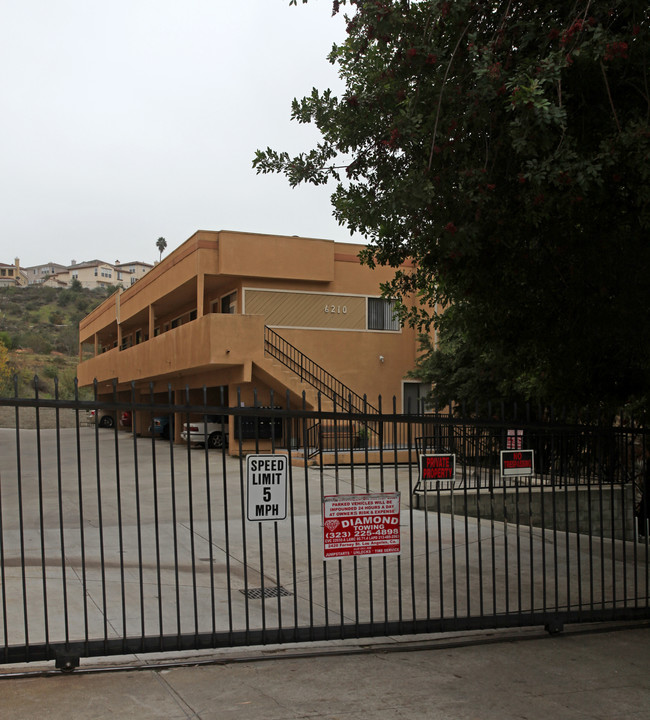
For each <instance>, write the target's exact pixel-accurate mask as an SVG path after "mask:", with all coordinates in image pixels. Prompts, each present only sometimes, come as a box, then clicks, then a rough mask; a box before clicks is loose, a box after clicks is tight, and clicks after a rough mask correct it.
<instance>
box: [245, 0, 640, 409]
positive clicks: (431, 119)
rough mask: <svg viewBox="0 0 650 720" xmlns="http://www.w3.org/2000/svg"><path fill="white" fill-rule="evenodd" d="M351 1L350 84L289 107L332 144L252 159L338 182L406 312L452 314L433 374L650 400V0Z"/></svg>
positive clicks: (340, 60) (346, 216)
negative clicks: (406, 264)
mask: <svg viewBox="0 0 650 720" xmlns="http://www.w3.org/2000/svg"><path fill="white" fill-rule="evenodd" d="M340 4H342V3H339V2H335V3H334V6H335V7H334V10H335V12H336V11H338V8H339V5H340ZM349 7H350V9H351V11H352V14H351V16H349V17H347V22H348V24H347V37H346V39H345V41H344V42H343V43H342V44H340V45H338V46H334V48H333V50H332V52H331V54H330V57H329V59H330V61H331V62H332V63H334V64H336V65H337V66H338V69H339V74H340V76H341V77H342V79H343V80H344V81H345V92H344V94H343V96H342V97H341V98H336V97H334V96H333V94H332V93H331V92H330V91H329V90H326V91H324V92H319V91H318V90H315V89H314V90H313V91H312V93H311V95H310V96H308V97H305V98H303V99H302V100H300V101H298V100H294V102H293V105H292V118H293V119H294V120H296V121H298V122H300V123H314V124H315V125H316V127H317V128H318V130H319V131H320V134H321V136H322V139H321V141H320V142H319V143H318V145H317V146H316V147H315V148H313V149H312V150H310V151H308V152H305V153H302V154H299V155H297V156H295V157H291V156H289V154H288V153H286V152H278V151H275V150H272V149H270V148H269V149H267V150H266V151H263V152H262V151H258V152H257V153H256V156H255V159H254V163H253V165H254V167H255V168H256V169H257V171H258V172H262V173H266V172H282V173H284V174H285V175H286V176H287V178H288V180H289V182H290V184H291V185H292V186H295V185H297V184H299V183H301V182H311V183H314V184H322V183H326V182H328V181H329V180H334V181H336V188H335V190H334V193H333V195H332V203H333V209H334V214H335V217H336V218H337V219H338V221H339V222H340V223H341V224H343V225H345V226H347V227H348V228H349V230H350V231H352V232H357V233H360V234H361V235H362V236H364V237H365V238H366V240H367V242H368V248H367V250H365V251H364V252H363V253H362V260H363V261H364V262H365V263H367V264H368V265H369V266H371V267H373V266H375V265H389V266H392V267H395V268H396V273H395V277H394V279H393V281H392V282H390V283H388V284H386V285H385V286H384V288H383V291H384V293H385V294H386V295H387V296H390V297H393V298H396V299H398V300H399V301H400V303H401V306H400V312H401V318H402V320H403V321H404V322H411V323H414V324H419V325H420V326H421V327H422V328H423V329H426V328H427V327H428V323H429V322H431V320H432V319H433V322H435V324H436V326H437V328H438V330H439V338H440V343H441V344H440V350H441V351H442V352H446V353H447V357H445V358H443V360H444V361H445V362H441V363H439V362H437V361H436V362H435V363H434V364H433V366H432V365H430V364H428V363H426V362H425V363H422V366H421V368H422V372H423V373H426V372H429V373H431V372H433V374H432V375H430V376H431V377H432V379H434V380H437V381H438V382H440V381H442V380H449V379H450V378H451V377H452V375H453V374H454V373H457V372H458V371H461V370H464V371H465V373H466V374H467V377H469V375H471V374H472V373H475V374H476V376H475V377H474V381H473V382H471V383H469V385H467V387H476V386H477V385H481V387H483V389H485V390H486V391H489V392H490V393H492V394H497V393H498V394H499V395H502V396H503V395H506V396H507V395H518V396H521V397H524V398H526V399H538V400H544V401H556V402H557V401H560V400H561V401H563V402H564V401H566V402H576V403H581V404H586V403H589V402H591V401H593V400H594V399H597V400H598V401H599V402H601V403H604V404H606V405H607V406H616V405H620V404H621V403H624V402H627V401H628V400H629V399H630V398H634V397H637V398H638V397H641V396H644V395H646V396H650V394H649V393H648V389H649V386H650V379H649V369H648V368H649V365H650V363H649V362H648V361H649V359H650V334H649V333H647V332H646V331H645V329H644V328H646V327H647V326H648V321H649V320H650V302H649V300H650V273H649V270H650V242H649V239H650V234H649V230H650V211H649V199H650V124H649V117H650V77H649V75H650V72H649V71H648V68H649V67H650V10H649V9H648V3H647V0H627V1H623V0H608V1H607V2H606V1H605V0H576V1H575V2H572V3H558V2H549V1H544V0H542V1H541V2H536V3H530V2H524V1H523V0H508V1H507V2H506V0H502V1H499V0H484V1H483V2H480V1H479V0H454V2H443V1H442V0H420V1H417V0H412V1H410V2H409V1H408V0H356V1H355V0H352V1H351V2H350V3H349ZM407 258H411V259H413V260H414V261H415V267H414V269H413V270H411V271H408V272H407V271H404V270H399V269H397V268H399V266H400V264H401V263H402V262H403V261H404V260H406V259H407ZM413 298H417V300H418V301H419V303H420V304H421V305H418V303H413V302H412V299H413ZM450 306H453V312H450V311H449V309H447V311H446V312H444V313H440V312H439V310H440V308H449V307H450ZM423 308H424V310H426V311H427V312H426V313H423ZM451 348H454V352H453V353H451V352H450V350H451ZM427 357H429V355H427ZM460 363H462V365H461V364H460ZM432 368H434V369H433V370H432ZM436 373H437V374H436ZM450 373H451V374H450ZM479 373H480V376H479ZM448 385H449V384H448ZM451 385H453V383H452V384H451ZM451 385H449V386H450V387H451Z"/></svg>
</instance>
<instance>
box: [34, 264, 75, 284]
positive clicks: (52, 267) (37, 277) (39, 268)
mask: <svg viewBox="0 0 650 720" xmlns="http://www.w3.org/2000/svg"><path fill="white" fill-rule="evenodd" d="M24 270H25V274H26V275H27V281H28V283H29V284H30V285H40V284H41V283H44V282H45V281H46V280H48V279H49V278H51V277H53V276H54V275H57V274H58V273H61V272H65V271H66V270H67V267H66V266H65V265H60V264H59V263H54V262H48V263H44V264H43V265H31V266H29V267H26V268H24Z"/></svg>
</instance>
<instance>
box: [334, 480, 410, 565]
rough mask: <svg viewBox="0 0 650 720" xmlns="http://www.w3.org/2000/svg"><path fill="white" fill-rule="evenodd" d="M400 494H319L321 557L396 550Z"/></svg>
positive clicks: (394, 552)
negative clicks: (320, 497)
mask: <svg viewBox="0 0 650 720" xmlns="http://www.w3.org/2000/svg"><path fill="white" fill-rule="evenodd" d="M399 506H400V494H399V493H398V492H392V493H374V494H365V495H361V494H359V495H326V496H325V497H324V498H323V555H324V558H325V560H331V559H333V558H342V557H370V556H372V555H388V554H399V552H400V528H399V520H400V507H399Z"/></svg>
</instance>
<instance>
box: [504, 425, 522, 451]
mask: <svg viewBox="0 0 650 720" xmlns="http://www.w3.org/2000/svg"><path fill="white" fill-rule="evenodd" d="M523 446H524V431H523V430H508V436H507V439H506V449H507V450H521V449H522V448H523Z"/></svg>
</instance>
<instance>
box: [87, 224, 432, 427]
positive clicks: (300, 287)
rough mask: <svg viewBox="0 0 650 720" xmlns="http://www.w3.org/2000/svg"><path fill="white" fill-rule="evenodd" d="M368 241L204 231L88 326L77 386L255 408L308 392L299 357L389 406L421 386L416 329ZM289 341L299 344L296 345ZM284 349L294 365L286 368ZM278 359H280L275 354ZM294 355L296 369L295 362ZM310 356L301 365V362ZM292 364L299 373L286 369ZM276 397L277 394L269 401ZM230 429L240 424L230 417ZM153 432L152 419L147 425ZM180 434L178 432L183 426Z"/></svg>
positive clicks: (311, 401) (311, 394)
mask: <svg viewBox="0 0 650 720" xmlns="http://www.w3.org/2000/svg"><path fill="white" fill-rule="evenodd" d="M361 248H362V246H360V245H353V244H341V243H334V242H332V241H330V240H319V239H308V238H301V237H287V236H277V235H260V234H250V233H242V232H230V231H220V232H207V231H199V232H197V233H195V234H194V235H193V236H192V237H191V238H189V240H187V241H186V242H185V243H183V244H182V245H181V246H180V247H179V248H177V249H176V250H175V251H174V252H172V253H171V254H170V255H168V256H167V257H166V258H165V259H164V260H163V261H162V262H161V263H159V264H157V265H156V266H155V267H154V268H153V269H152V270H150V271H149V272H148V273H147V274H146V275H145V276H144V277H142V278H141V279H140V280H139V281H138V282H137V283H136V284H134V285H133V286H132V287H129V288H126V289H125V290H123V291H121V292H118V293H116V294H114V295H113V296H112V297H110V298H109V299H108V300H106V301H105V302H104V303H102V304H101V305H100V306H99V307H97V308H96V309H95V310H94V311H93V312H92V313H91V314H90V315H88V316H87V317H86V318H84V319H83V320H82V322H81V323H80V328H79V331H80V363H79V366H78V377H79V382H80V384H81V385H82V386H87V385H90V384H92V383H93V380H94V379H95V378H96V379H97V381H98V392H99V394H100V396H103V397H107V396H108V394H110V392H111V386H112V383H113V382H114V381H115V382H116V383H117V389H118V392H119V393H120V398H123V399H127V398H128V397H130V383H131V382H134V383H135V387H136V393H137V394H138V399H140V397H141V399H142V401H143V402H144V401H147V400H148V399H149V398H150V384H151V383H153V388H154V399H155V400H156V401H157V402H164V401H166V400H167V397H168V388H169V386H171V388H172V390H173V393H174V399H175V401H177V402H184V401H185V394H184V393H185V388H186V387H189V388H190V402H192V403H200V402H202V399H203V394H202V387H203V386H204V385H205V386H207V388H208V402H209V403H210V404H218V403H219V401H220V397H221V393H223V392H225V397H226V399H227V403H228V405H229V406H231V407H232V406H236V405H237V390H238V389H240V391H241V402H242V403H244V404H246V405H252V404H253V389H254V388H257V390H258V392H259V393H260V397H263V395H264V393H265V392H266V391H268V390H269V389H273V391H274V393H275V398H276V399H277V403H278V404H279V405H281V406H283V405H284V402H285V398H286V393H287V390H288V391H289V394H290V398H291V400H290V402H291V403H292V405H294V406H297V405H298V403H299V402H300V401H301V394H302V392H303V390H304V391H306V397H307V403H308V405H310V406H312V407H314V406H315V405H316V392H315V391H314V389H313V388H312V387H311V385H309V384H308V383H306V382H301V378H300V367H299V362H300V363H303V362H306V360H305V358H306V359H307V360H310V361H313V363H316V364H317V365H318V366H319V368H322V369H323V370H324V371H326V372H327V373H329V375H328V377H330V376H331V377H333V378H336V380H337V381H339V382H340V383H342V384H343V386H345V387H346V388H350V389H351V390H352V391H354V392H355V393H357V394H359V395H363V394H367V395H368V401H369V402H371V403H376V401H377V397H378V395H382V397H383V399H384V402H385V403H386V407H388V406H389V405H390V406H391V407H392V398H393V396H396V397H397V402H398V408H399V410H402V408H403V403H404V401H405V398H406V397H408V396H409V394H411V393H413V392H415V393H416V394H417V393H418V392H419V391H420V387H419V384H418V383H414V382H413V381H412V380H409V379H407V377H406V375H407V373H408V371H410V370H412V369H413V368H414V367H415V360H416V355H417V351H418V342H417V333H416V331H414V330H413V329H411V328H402V327H400V325H399V323H398V322H397V321H396V320H395V319H394V318H393V315H392V303H391V302H390V301H388V300H385V299H382V298H381V297H380V283H381V282H382V281H385V280H388V279H389V278H390V277H392V275H393V273H394V269H392V268H377V269H374V270H371V269H369V268H368V267H366V266H363V265H361V264H360V262H359V259H358V257H357V256H358V253H359V251H360V250H361ZM288 344H290V346H291V347H290V346H289V345H288ZM277 347H281V348H282V349H281V351H280V354H281V355H282V356H283V359H284V361H285V364H282V362H278V359H277V358H278V354H277V352H276V349H277ZM273 355H275V357H273ZM290 357H291V358H294V359H293V360H290V361H289V362H287V360H288V358H290ZM298 357H299V358H301V359H300V361H298V360H295V358H298ZM287 364H288V365H289V366H290V367H287ZM267 397H268V396H267ZM231 422H232V421H231ZM137 429H138V431H140V432H146V427H145V422H144V421H141V422H140V423H139V425H137ZM176 435H177V436H178V427H177V428H176Z"/></svg>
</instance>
